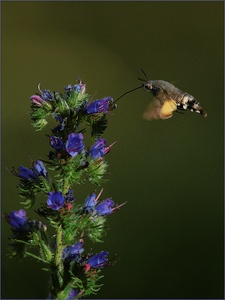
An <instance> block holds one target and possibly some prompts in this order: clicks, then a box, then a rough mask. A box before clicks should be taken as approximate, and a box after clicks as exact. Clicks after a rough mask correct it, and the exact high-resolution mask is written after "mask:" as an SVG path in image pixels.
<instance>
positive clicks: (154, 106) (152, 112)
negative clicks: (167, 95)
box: [143, 98, 177, 121]
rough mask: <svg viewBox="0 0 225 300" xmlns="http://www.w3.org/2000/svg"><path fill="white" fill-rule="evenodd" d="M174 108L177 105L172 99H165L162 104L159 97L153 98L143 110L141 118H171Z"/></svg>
mask: <svg viewBox="0 0 225 300" xmlns="http://www.w3.org/2000/svg"><path fill="white" fill-rule="evenodd" d="M176 109H177V105H176V102H175V101H174V100H172V99H169V100H165V101H164V103H163V104H162V103H160V101H159V99H156V98H154V100H153V101H152V102H151V103H150V104H149V106H148V107H147V109H146V111H145V112H144V114H143V118H144V119H145V120H148V121H150V120H157V119H163V120H165V119H168V118H171V117H172V115H173V112H174V111H175V110H176Z"/></svg>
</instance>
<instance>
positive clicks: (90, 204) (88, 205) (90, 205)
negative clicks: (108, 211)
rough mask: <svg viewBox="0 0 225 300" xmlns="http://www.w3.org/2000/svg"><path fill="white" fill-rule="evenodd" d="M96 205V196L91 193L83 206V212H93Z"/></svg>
mask: <svg viewBox="0 0 225 300" xmlns="http://www.w3.org/2000/svg"><path fill="white" fill-rule="evenodd" d="M95 205H96V194H95V193H92V194H90V195H89V196H88V197H87V199H86V201H85V204H84V210H85V212H86V213H90V212H93V211H94V209H95Z"/></svg>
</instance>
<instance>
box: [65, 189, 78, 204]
mask: <svg viewBox="0 0 225 300" xmlns="http://www.w3.org/2000/svg"><path fill="white" fill-rule="evenodd" d="M75 200H76V198H75V197H74V195H73V190H72V189H70V190H69V191H68V192H67V193H66V201H68V202H72V201H75Z"/></svg>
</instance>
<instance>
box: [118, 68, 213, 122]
mask: <svg viewBox="0 0 225 300" xmlns="http://www.w3.org/2000/svg"><path fill="white" fill-rule="evenodd" d="M142 72H143V73H144V75H145V76H146V74H145V72H144V71H143V70H142ZM146 79H147V81H146V80H144V79H140V78H139V80H141V81H144V83H143V84H142V85H141V86H139V87H137V88H134V89H132V90H130V91H128V92H126V93H124V94H123V95H122V96H120V97H119V98H118V99H117V100H119V99H120V98H122V97H123V96H124V95H125V94H128V93H130V92H132V91H134V90H136V89H139V88H144V89H146V90H147V91H150V92H151V93H152V94H153V96H154V99H153V101H152V102H151V103H150V105H149V106H148V107H147V109H146V111H145V112H144V114H143V117H144V119H146V120H153V119H168V118H171V117H172V115H173V112H174V111H185V110H190V111H192V112H196V113H199V114H201V115H202V116H203V117H207V113H206V112H205V110H204V109H203V108H202V107H201V106H200V104H199V102H198V100H197V99H196V98H195V97H194V96H192V95H190V94H188V93H186V92H183V91H181V90H180V89H178V88H177V87H175V86H174V85H173V84H171V83H169V82H167V81H164V80H148V78H147V76H146ZM117 100H116V101H117ZM116 101H115V102H116ZM115 102H114V103H115Z"/></svg>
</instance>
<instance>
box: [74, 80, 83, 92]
mask: <svg viewBox="0 0 225 300" xmlns="http://www.w3.org/2000/svg"><path fill="white" fill-rule="evenodd" d="M73 89H74V91H76V92H77V93H80V92H81V93H82V94H84V93H85V91H86V84H84V83H82V82H81V81H80V82H79V84H75V85H74V86H73Z"/></svg>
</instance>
